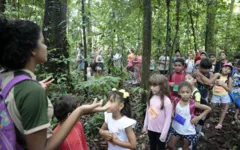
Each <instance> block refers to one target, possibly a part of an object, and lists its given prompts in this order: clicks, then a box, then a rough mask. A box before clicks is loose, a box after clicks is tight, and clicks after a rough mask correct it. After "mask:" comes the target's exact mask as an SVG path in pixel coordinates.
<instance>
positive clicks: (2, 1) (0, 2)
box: [0, 0, 6, 15]
mask: <svg viewBox="0 0 240 150" xmlns="http://www.w3.org/2000/svg"><path fill="white" fill-rule="evenodd" d="M5 5H6V0H0V15H1V14H3V13H4V12H5V8H6V7H5Z"/></svg>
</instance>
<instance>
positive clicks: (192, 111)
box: [173, 97, 195, 119]
mask: <svg viewBox="0 0 240 150" xmlns="http://www.w3.org/2000/svg"><path fill="white" fill-rule="evenodd" d="M179 101H180V98H179V97H176V98H175V99H174V101H173V105H174V107H173V109H174V113H175V112H176V107H177V104H178V102H179ZM189 109H190V114H191V119H193V118H194V116H195V114H194V113H195V100H194V99H190V101H189Z"/></svg>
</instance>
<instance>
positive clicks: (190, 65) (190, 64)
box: [186, 59, 194, 73]
mask: <svg viewBox="0 0 240 150" xmlns="http://www.w3.org/2000/svg"><path fill="white" fill-rule="evenodd" d="M186 64H187V70H186V72H187V73H192V71H193V67H194V60H193V59H187V60H186Z"/></svg>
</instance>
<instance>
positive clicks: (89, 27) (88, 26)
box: [86, 0, 92, 52]
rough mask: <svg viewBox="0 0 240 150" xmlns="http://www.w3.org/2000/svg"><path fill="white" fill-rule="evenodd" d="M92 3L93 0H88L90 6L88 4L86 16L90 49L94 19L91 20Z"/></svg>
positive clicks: (89, 49) (90, 46) (89, 48)
mask: <svg viewBox="0 0 240 150" xmlns="http://www.w3.org/2000/svg"><path fill="white" fill-rule="evenodd" d="M91 3H92V0H88V6H87V8H88V9H87V12H88V13H87V16H86V22H87V34H88V38H87V44H88V46H87V47H88V51H89V52H91V51H92V21H91Z"/></svg>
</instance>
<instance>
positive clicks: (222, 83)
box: [216, 80, 225, 86]
mask: <svg viewBox="0 0 240 150" xmlns="http://www.w3.org/2000/svg"><path fill="white" fill-rule="evenodd" d="M216 84H217V85H219V86H223V85H224V84H225V83H224V81H222V80H216Z"/></svg>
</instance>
